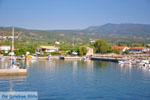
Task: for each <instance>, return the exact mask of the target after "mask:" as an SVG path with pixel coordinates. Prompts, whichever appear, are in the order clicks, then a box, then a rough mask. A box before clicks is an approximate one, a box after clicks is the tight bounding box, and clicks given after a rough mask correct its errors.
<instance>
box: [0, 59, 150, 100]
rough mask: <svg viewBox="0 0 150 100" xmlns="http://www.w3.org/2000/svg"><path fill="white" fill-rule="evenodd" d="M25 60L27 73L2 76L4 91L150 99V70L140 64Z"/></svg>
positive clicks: (74, 98) (51, 99)
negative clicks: (133, 65)
mask: <svg viewBox="0 0 150 100" xmlns="http://www.w3.org/2000/svg"><path fill="white" fill-rule="evenodd" d="M7 63H8V64H9V62H7ZM21 63H22V64H25V63H26V66H27V68H28V73H27V76H24V77H23V76H21V77H17V76H14V77H0V91H37V92H38V93H39V98H40V99H42V100H45V99H47V100H60V99H63V100H81V99H85V100H91V99H92V100H96V99H97V100H112V99H114V100H120V98H125V97H127V99H128V98H131V99H139V100H148V99H149V98H150V96H149V94H150V91H149V90H150V85H149V84H150V74H149V72H150V71H148V70H146V69H141V68H139V67H136V66H135V67H130V66H122V67H121V66H120V65H119V64H117V63H113V62H102V61H90V60H89V61H64V60H49V61H46V60H43V61H40V60H39V61H38V60H37V61H30V60H28V61H27V62H24V61H21ZM3 65H4V66H5V64H3ZM103 97H105V98H106V99H105V98H103Z"/></svg>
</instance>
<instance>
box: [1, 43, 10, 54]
mask: <svg viewBox="0 0 150 100" xmlns="http://www.w3.org/2000/svg"><path fill="white" fill-rule="evenodd" d="M0 50H2V51H3V52H4V53H8V51H9V50H11V47H10V46H9V45H1V46H0Z"/></svg>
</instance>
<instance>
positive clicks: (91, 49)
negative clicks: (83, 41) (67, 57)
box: [86, 47, 93, 56]
mask: <svg viewBox="0 0 150 100" xmlns="http://www.w3.org/2000/svg"><path fill="white" fill-rule="evenodd" d="M91 55H93V48H90V47H87V53H86V56H91Z"/></svg>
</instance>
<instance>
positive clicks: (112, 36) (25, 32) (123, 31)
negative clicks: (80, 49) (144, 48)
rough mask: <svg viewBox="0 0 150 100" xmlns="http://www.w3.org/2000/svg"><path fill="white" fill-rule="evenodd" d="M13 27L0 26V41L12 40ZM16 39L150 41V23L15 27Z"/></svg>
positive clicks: (79, 41)
mask: <svg viewBox="0 0 150 100" xmlns="http://www.w3.org/2000/svg"><path fill="white" fill-rule="evenodd" d="M11 35H12V27H0V41H10V40H11V37H10V36H11ZM15 38H16V39H15V40H16V41H20V42H54V41H62V42H72V41H73V38H74V39H75V42H76V43H88V42H90V41H92V40H97V39H99V38H101V39H104V40H106V41H107V42H113V43H118V42H129V43H132V42H142V43H149V42H150V25H145V24H110V23H109V24H105V25H102V26H91V27H89V28H87V29H83V30H30V29H23V28H15Z"/></svg>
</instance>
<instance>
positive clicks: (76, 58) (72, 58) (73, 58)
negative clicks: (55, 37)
mask: <svg viewBox="0 0 150 100" xmlns="http://www.w3.org/2000/svg"><path fill="white" fill-rule="evenodd" d="M80 58H81V57H78V56H74V57H64V56H62V57H60V59H63V60H80Z"/></svg>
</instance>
